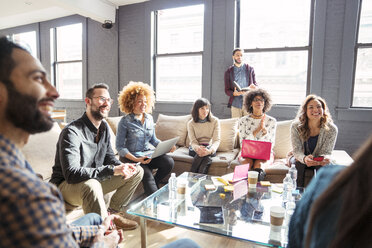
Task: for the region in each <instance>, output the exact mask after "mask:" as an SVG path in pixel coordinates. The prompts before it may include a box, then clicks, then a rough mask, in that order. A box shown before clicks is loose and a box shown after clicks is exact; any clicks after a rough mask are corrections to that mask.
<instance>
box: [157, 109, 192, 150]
mask: <svg viewBox="0 0 372 248" xmlns="http://www.w3.org/2000/svg"><path fill="white" fill-rule="evenodd" d="M190 119H191V115H182V116H169V115H163V114H159V116H158V119H157V121H156V126H155V133H156V137H157V138H158V139H160V140H167V139H171V138H174V137H177V136H178V137H180V139H179V140H178V141H177V145H178V146H185V141H186V136H187V122H188V121H189V120H190Z"/></svg>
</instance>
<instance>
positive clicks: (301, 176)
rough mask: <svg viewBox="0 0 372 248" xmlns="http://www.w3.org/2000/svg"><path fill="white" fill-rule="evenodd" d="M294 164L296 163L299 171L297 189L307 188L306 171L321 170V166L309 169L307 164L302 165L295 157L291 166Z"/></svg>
mask: <svg viewBox="0 0 372 248" xmlns="http://www.w3.org/2000/svg"><path fill="white" fill-rule="evenodd" d="M292 163H295V165H296V169H297V187H305V175H306V171H309V172H310V171H311V172H313V171H314V170H319V169H320V168H321V166H311V167H308V166H307V165H306V164H303V163H301V162H300V161H298V160H296V159H295V158H294V157H292V158H291V159H290V164H292Z"/></svg>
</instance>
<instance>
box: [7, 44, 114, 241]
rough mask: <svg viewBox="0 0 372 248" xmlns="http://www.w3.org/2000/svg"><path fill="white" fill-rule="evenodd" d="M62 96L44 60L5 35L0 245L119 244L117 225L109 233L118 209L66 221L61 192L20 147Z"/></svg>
mask: <svg viewBox="0 0 372 248" xmlns="http://www.w3.org/2000/svg"><path fill="white" fill-rule="evenodd" d="M58 97H59V94H58V92H57V91H56V89H55V88H54V87H53V86H52V85H51V84H50V83H49V81H48V80H47V78H46V73H45V70H44V68H43V66H42V65H41V64H40V62H39V61H38V60H37V59H35V58H34V57H32V56H31V55H30V54H29V53H28V52H27V51H26V50H24V49H23V48H21V47H20V46H18V45H16V44H14V43H12V42H10V41H8V39H7V38H5V37H2V38H0V247H79V246H80V247H116V246H117V244H118V240H119V235H118V233H117V231H113V232H111V234H108V235H105V234H104V233H105V232H106V231H107V230H108V229H109V226H110V223H111V221H112V220H113V219H115V218H116V217H115V216H114V215H112V216H109V217H107V218H106V219H105V220H104V221H103V223H102V220H101V218H100V216H99V215H96V214H90V215H86V216H84V217H83V219H80V220H78V221H77V223H80V224H85V225H84V226H78V225H76V224H77V223H75V225H74V224H72V225H67V224H66V216H65V209H64V202H63V199H62V196H61V194H60V192H59V191H58V189H57V188H56V187H55V186H54V185H52V184H49V183H47V182H44V181H42V180H40V179H39V178H38V177H37V176H36V175H35V173H34V172H33V170H32V168H31V166H30V165H29V164H28V163H27V161H26V160H25V158H24V157H23V155H22V153H21V151H20V149H21V148H22V147H23V146H24V144H25V143H26V142H27V140H28V137H29V135H30V134H34V133H39V132H43V131H47V130H49V129H51V127H52V125H53V120H52V119H51V117H50V112H51V110H52V108H53V105H54V100H55V99H57V98H58ZM86 224H88V225H86ZM100 224H101V225H100Z"/></svg>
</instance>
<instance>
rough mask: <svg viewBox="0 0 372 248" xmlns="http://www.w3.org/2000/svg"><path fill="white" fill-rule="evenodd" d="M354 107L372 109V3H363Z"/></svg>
mask: <svg viewBox="0 0 372 248" xmlns="http://www.w3.org/2000/svg"><path fill="white" fill-rule="evenodd" d="M360 6H361V8H360V17H359V31H358V39H357V43H356V45H355V51H356V67H355V79H354V95H353V104H352V105H353V107H372V70H371V68H372V1H361V5H360Z"/></svg>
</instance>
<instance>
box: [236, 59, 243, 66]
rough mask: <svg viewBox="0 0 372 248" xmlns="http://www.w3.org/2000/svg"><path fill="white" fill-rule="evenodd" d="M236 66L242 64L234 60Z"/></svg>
mask: <svg viewBox="0 0 372 248" xmlns="http://www.w3.org/2000/svg"><path fill="white" fill-rule="evenodd" d="M234 62H235V64H238V65H240V64H241V63H242V62H239V61H238V60H236V59H234Z"/></svg>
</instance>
